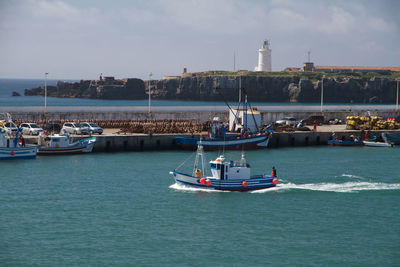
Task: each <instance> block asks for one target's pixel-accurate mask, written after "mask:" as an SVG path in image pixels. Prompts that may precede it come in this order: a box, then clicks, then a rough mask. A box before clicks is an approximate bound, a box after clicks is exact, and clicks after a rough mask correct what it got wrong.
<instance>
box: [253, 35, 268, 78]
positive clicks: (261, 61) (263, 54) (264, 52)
mask: <svg viewBox="0 0 400 267" xmlns="http://www.w3.org/2000/svg"><path fill="white" fill-rule="evenodd" d="M271 52H272V50H271V49H270V48H269V42H268V40H265V41H264V43H263V45H262V47H261V48H260V49H258V66H257V67H255V68H254V71H271Z"/></svg>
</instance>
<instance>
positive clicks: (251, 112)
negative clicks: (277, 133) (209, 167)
mask: <svg viewBox="0 0 400 267" xmlns="http://www.w3.org/2000/svg"><path fill="white" fill-rule="evenodd" d="M241 99H243V101H242V100H241ZM226 104H227V106H228V108H229V110H230V115H231V117H232V118H233V123H232V127H231V128H232V129H231V130H233V131H240V134H238V133H227V129H226V125H225V124H224V123H223V122H222V121H221V120H220V118H218V117H216V118H214V119H213V122H212V123H211V129H210V131H209V134H208V136H207V137H206V138H202V146H203V147H204V149H205V150H221V149H227V150H252V149H261V148H266V147H267V146H268V142H269V136H270V135H271V134H272V132H273V131H272V130H270V129H260V128H259V126H258V125H260V124H261V115H260V113H259V112H258V111H257V109H256V108H252V107H251V106H250V104H249V103H248V102H247V95H246V93H245V90H244V88H241V89H240V90H239V104H238V107H237V108H236V109H232V108H231V107H230V106H229V104H228V103H227V102H226ZM255 115H259V118H260V119H259V121H258V122H257V120H256V118H255ZM248 116H249V117H250V118H252V119H253V120H252V121H248V119H247V117H248ZM250 122H251V123H250ZM250 124H251V127H253V129H250V126H249V125H250ZM199 141H200V138H196V137H175V142H176V144H177V145H178V146H179V147H180V148H182V149H190V150H196V148H197V146H198V145H199Z"/></svg>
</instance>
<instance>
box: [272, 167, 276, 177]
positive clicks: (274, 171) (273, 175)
mask: <svg viewBox="0 0 400 267" xmlns="http://www.w3.org/2000/svg"><path fill="white" fill-rule="evenodd" d="M271 177H276V169H275V166H272V172H271Z"/></svg>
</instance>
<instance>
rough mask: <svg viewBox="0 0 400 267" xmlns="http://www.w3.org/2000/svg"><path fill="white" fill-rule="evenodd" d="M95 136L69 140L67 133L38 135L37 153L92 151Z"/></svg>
mask: <svg viewBox="0 0 400 267" xmlns="http://www.w3.org/2000/svg"><path fill="white" fill-rule="evenodd" d="M95 143H96V138H94V137H91V138H85V139H81V140H78V141H75V142H71V140H70V136H69V134H63V135H59V134H54V135H49V136H46V135H40V136H39V141H38V144H39V147H38V154H39V155H59V154H77V153H89V152H92V150H93V146H94V144H95Z"/></svg>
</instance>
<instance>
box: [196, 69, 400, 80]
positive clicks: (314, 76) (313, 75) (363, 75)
mask: <svg viewBox="0 0 400 267" xmlns="http://www.w3.org/2000/svg"><path fill="white" fill-rule="evenodd" d="M194 75H195V76H197V77H204V76H229V77H236V76H242V77H246V76H256V77H285V78H299V79H301V78H308V79H309V80H311V81H317V80H321V79H322V77H323V76H325V78H328V79H338V78H339V79H350V78H352V79H374V78H386V79H389V80H396V79H400V72H399V73H393V72H390V71H388V72H384V73H377V72H337V73H335V72H332V73H325V72H317V71H316V72H293V71H274V72H255V71H247V70H239V71H204V72H197V73H194Z"/></svg>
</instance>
